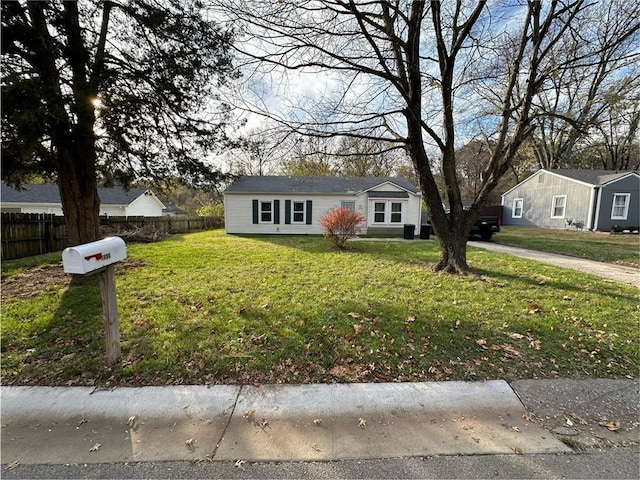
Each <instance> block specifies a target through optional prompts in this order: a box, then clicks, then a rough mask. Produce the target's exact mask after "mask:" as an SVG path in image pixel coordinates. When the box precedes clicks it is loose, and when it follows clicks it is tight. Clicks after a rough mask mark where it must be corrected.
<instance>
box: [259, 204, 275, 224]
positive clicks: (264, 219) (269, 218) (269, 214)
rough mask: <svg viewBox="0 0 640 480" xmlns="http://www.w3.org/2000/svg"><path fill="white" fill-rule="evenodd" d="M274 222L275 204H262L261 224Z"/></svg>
mask: <svg viewBox="0 0 640 480" xmlns="http://www.w3.org/2000/svg"><path fill="white" fill-rule="evenodd" d="M272 222H273V204H272V203H271V202H260V223H272Z"/></svg>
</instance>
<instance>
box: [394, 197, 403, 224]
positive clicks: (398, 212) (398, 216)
mask: <svg viewBox="0 0 640 480" xmlns="http://www.w3.org/2000/svg"><path fill="white" fill-rule="evenodd" d="M391 223H402V202H391Z"/></svg>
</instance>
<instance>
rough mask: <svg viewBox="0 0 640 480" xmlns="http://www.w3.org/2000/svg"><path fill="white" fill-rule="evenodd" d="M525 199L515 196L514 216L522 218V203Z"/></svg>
mask: <svg viewBox="0 0 640 480" xmlns="http://www.w3.org/2000/svg"><path fill="white" fill-rule="evenodd" d="M523 202H524V200H523V199H522V198H515V199H514V200H513V209H512V210H511V217H512V218H522V204H523Z"/></svg>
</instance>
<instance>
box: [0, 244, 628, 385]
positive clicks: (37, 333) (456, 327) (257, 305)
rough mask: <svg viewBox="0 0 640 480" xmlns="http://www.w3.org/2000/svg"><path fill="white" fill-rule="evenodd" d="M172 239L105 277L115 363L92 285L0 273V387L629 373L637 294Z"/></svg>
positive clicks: (395, 247)
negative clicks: (113, 320)
mask: <svg viewBox="0 0 640 480" xmlns="http://www.w3.org/2000/svg"><path fill="white" fill-rule="evenodd" d="M350 245H351V250H349V251H346V252H340V251H337V250H335V249H334V248H332V247H331V245H330V244H329V242H327V241H326V240H325V239H323V238H321V237H298V236H295V237H294V236H287V237H285V236H279V237H266V236H265V237H261V236H256V237H239V236H227V235H225V234H224V232H221V231H215V232H202V233H196V234H189V235H183V236H174V237H171V238H169V239H167V240H165V241H162V242H159V243H155V244H134V245H129V246H128V255H129V258H128V259H127V260H126V261H125V262H122V263H121V264H120V265H119V266H118V268H117V270H116V285H117V294H118V307H119V312H120V328H121V335H122V352H123V360H122V363H121V364H119V365H117V366H115V367H107V366H106V365H105V364H104V339H103V337H104V332H103V327H102V320H101V315H102V311H101V304H100V293H99V288H98V284H97V283H98V282H97V280H96V279H95V278H79V279H74V280H73V281H70V278H69V276H68V275H64V274H63V273H62V268H61V266H60V264H59V260H60V256H59V255H53V256H51V255H50V256H46V257H40V258H34V259H29V260H25V261H16V262H3V264H2V272H3V277H2V376H3V378H2V381H3V384H5V385H7V384H26V385H103V386H107V385H142V384H146V385H163V384H180V383H187V384H203V383H210V384H213V383H261V382H269V383H277V382H295V383H302V382H358V381H425V380H475V379H477V380H483V379H494V378H504V379H507V380H513V379H519V378H536V377H557V376H561V377H577V378H581V377H621V376H635V375H637V372H638V365H639V360H640V353H639V351H640V349H639V348H638V344H639V342H638V320H639V308H638V296H637V293H638V291H637V289H634V288H633V287H630V286H625V285H621V284H617V283H614V282H611V281H607V280H602V279H599V278H596V277H593V276H590V275H587V274H581V273H578V272H574V271H570V270H563V269H559V268H555V267H553V266H550V265H544V264H540V263H536V262H533V261H529V260H524V259H517V258H514V257H510V256H507V255H503V254H496V253H492V252H488V251H485V250H481V249H475V248H472V247H470V248H469V253H468V259H469V262H470V264H471V265H472V266H473V267H474V268H475V269H477V271H478V272H479V274H480V275H479V276H475V277H474V276H469V277H453V276H449V275H446V274H440V273H438V274H436V273H433V272H431V271H430V269H429V265H430V264H432V263H434V262H435V261H436V260H437V258H438V248H437V244H436V243H435V242H434V241H419V240H416V241H414V242H401V241H400V242H395V241H366V240H365V241H360V242H352V243H351V244H350Z"/></svg>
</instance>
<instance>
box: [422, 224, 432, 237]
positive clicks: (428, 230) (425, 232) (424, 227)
mask: <svg viewBox="0 0 640 480" xmlns="http://www.w3.org/2000/svg"><path fill="white" fill-rule="evenodd" d="M430 233H431V224H429V223H426V224H423V225H420V240H429V234H430Z"/></svg>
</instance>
